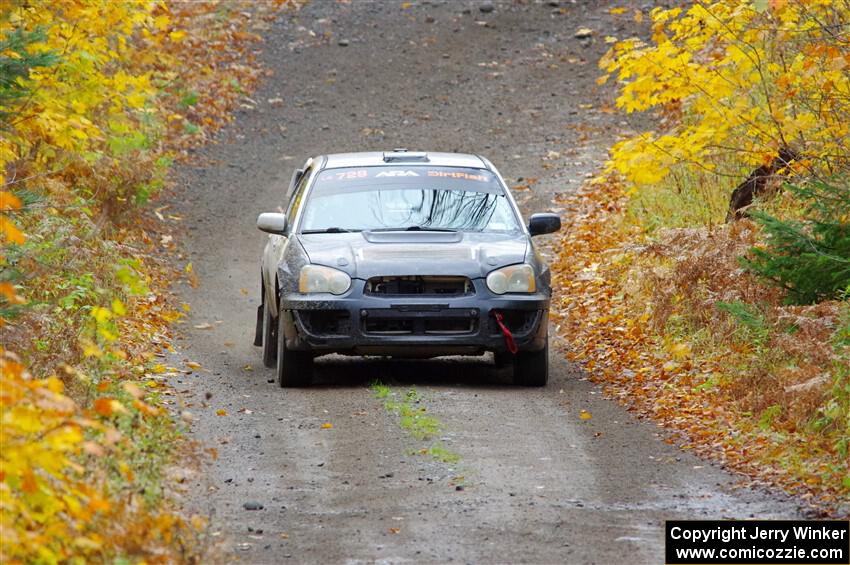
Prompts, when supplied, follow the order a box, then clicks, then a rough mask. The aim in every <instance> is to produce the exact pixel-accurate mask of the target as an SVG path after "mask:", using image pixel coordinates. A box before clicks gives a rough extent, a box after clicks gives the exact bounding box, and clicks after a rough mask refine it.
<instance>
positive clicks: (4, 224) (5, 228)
mask: <svg viewBox="0 0 850 565" xmlns="http://www.w3.org/2000/svg"><path fill="white" fill-rule="evenodd" d="M0 234H3V235H4V236H5V237H6V240H7V241H9V242H10V243H17V244H18V245H23V243H24V241H26V237H24V234H23V232H21V230H19V229H18V228H16V227H15V224H13V223H12V222H11V221H10V220H9V218H7V217H6V216H3V215H0Z"/></svg>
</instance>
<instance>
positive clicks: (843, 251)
mask: <svg viewBox="0 0 850 565" xmlns="http://www.w3.org/2000/svg"><path fill="white" fill-rule="evenodd" d="M788 190H790V191H792V192H793V193H794V195H795V196H796V197H797V198H799V200H800V201H801V203H802V204H803V206H804V207H805V210H806V213H805V215H804V216H803V217H804V218H805V219H804V220H789V219H780V218H778V217H776V216H774V215H771V214H769V213H767V212H764V211H755V212H752V214H751V215H752V217H753V219H755V221H756V222H758V223H759V224H761V226H762V227H763V228H764V232H765V235H766V242H765V243H766V246H765V247H764V248H759V247H754V248H752V249H751V250H750V251H751V257H750V258H744V259H743V263H744V265H745V266H746V268H748V269H749V270H751V271H752V272H754V273H756V274H758V275H760V276H761V277H763V278H764V279H767V280H769V281H771V282H773V283H775V284H777V285H779V286H781V287H783V288H784V289H786V290H787V291H788V298H787V300H788V302H791V303H797V304H814V303H816V302H820V301H822V300H828V299H832V298H838V297H839V296H840V295H841V294H842V293H844V292H846V291H847V290H848V289H850V188H848V187H847V185H846V184H843V183H826V182H821V181H813V182H812V183H810V184H808V185H802V186H796V185H790V186H788Z"/></svg>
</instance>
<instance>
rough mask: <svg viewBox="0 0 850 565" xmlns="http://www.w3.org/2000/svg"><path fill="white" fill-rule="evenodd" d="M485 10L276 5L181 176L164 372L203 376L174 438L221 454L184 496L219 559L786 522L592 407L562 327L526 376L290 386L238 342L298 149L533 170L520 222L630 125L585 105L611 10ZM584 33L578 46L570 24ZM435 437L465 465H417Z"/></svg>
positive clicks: (554, 555)
mask: <svg viewBox="0 0 850 565" xmlns="http://www.w3.org/2000/svg"><path fill="white" fill-rule="evenodd" d="M485 4H486V3H483V4H482V3H480V2H467V1H456V2H446V1H443V2H437V1H432V2H425V1H418V2H414V3H413V6H410V7H407V8H405V7H403V5H402V2H400V1H398V2H396V1H394V0H393V1H390V0H387V1H386V2H366V1H358V0H354V1H353V2H351V3H349V4H345V3H340V4H338V3H336V2H330V1H327V0H315V1H314V2H312V3H310V4H309V5H307V6H306V7H305V8H304V9H303V10H302V11H301V12H300V13H298V14H297V15H295V16H291V15H290V16H284V17H282V18H281V19H280V20H279V21H278V22H276V23H274V24H272V25H270V27H269V29H268V30H267V31H266V37H267V39H266V42H265V44H264V46H263V53H262V55H261V57H262V60H263V61H264V62H265V64H266V65H267V66H268V68H269V69H270V70H272V71H273V75H272V76H270V77H269V78H268V79H267V80H266V81H265V83H264V85H263V86H262V87H261V89H260V90H259V91H258V92H256V93H255V94H253V95H252V96H251V98H250V99H246V100H245V104H244V106H243V108H242V109H241V110H240V111H239V112H237V116H236V119H235V121H234V123H233V124H232V126H230V127H228V128H227V129H226V130H224V131H223V132H221V134H220V135H219V136H218V138H217V139H218V142H217V143H216V144H212V145H209V146H207V147H206V148H205V149H203V150H202V151H201V152H199V154H198V155H197V158H196V159H195V161H194V162H193V164H192V165H190V166H186V167H183V169H182V172H181V174H180V180H179V186H178V187H177V190H176V193H177V197H176V202H175V203H174V206H175V208H177V209H179V210H180V211H181V213H182V214H183V215H184V217H185V219H184V220H183V222H182V223H183V224H184V225H186V226H188V228H189V229H188V230H187V235H186V238H185V244H186V248H187V250H188V257H187V258H186V260H187V261H191V262H192V264H193V266H194V271H195V273H196V274H197V276H198V279H199V280H200V285H199V286H198V288H196V289H192V288H189V287H188V286H185V288H184V289H183V290H181V292H182V294H183V297H184V299H185V300H187V301H188V302H189V303H190V304H191V306H192V313H191V317H190V320H189V323H188V324H186V325H185V326H184V327H185V331H184V338H183V339H182V340H180V341H178V346H179V350H178V352H177V355H176V357H175V359H174V360H173V362H174V363H180V362H183V361H185V360H192V361H196V362H199V363H200V364H201V365H202V366H203V369H202V370H200V371H198V372H195V373H194V374H192V375H187V376H183V377H182V378H180V379H177V380H175V381H174V384H175V386H176V388H177V390H178V391H179V392H178V393H179V396H180V397H181V398H182V399H183V401H184V402H187V403H191V406H190V407H189V410H191V411H192V412H193V414H194V415H195V417H196V419H197V421H196V422H195V423H194V425H193V426H192V433H191V437H192V438H194V439H196V440H198V441H199V442H200V444H201V446H202V447H203V448H210V447H212V448H215V449H217V452H218V458H217V460H215V461H212V462H210V463H208V464H205V465H204V466H203V467H202V470H201V472H200V473H198V474H197V476H195V477H194V479H193V484H192V488H191V493H190V496H189V497H188V499H187V508H188V510H189V511H194V512H198V513H200V514H203V515H207V516H210V520H211V521H210V529H209V535H210V537H209V539H210V540H211V543H212V549H213V553H212V555H213V556H214V557H213V559H216V560H220V561H235V560H239V561H242V562H246V563H285V562H293V563H375V562H379V563H414V562H427V563H430V562H459V563H496V562H499V563H519V562H533V563H615V562H623V561H622V560H624V559H626V560H627V562H629V563H661V562H663V521H664V520H665V519H672V518H691V519H699V518H721V517H740V518H747V517H752V516H758V517H781V516H788V517H791V516H795V515H796V514H797V513H798V509H797V507H796V506H795V505H794V504H793V503H792V502H790V501H788V500H784V499H782V498H779V497H777V496H776V495H772V494H768V493H765V492H763V491H758V490H755V489H754V488H752V487H746V488H733V487H734V486H735V483H736V482H737V481H738V480H739V478H736V477H734V476H732V475H730V474H727V473H726V472H724V471H723V470H721V469H717V468H714V467H712V466H710V465H709V464H708V463H706V462H704V461H702V460H699V459H697V458H695V457H693V456H690V455H688V454H686V453H684V452H682V451H679V450H677V449H676V448H674V447H671V446H669V445H667V444H666V443H664V441H663V437H664V436H663V433H662V432H661V430H660V429H659V428H657V427H656V426H654V425H653V424H652V423H649V422H645V421H638V420H636V419H635V418H633V417H632V416H630V415H629V414H628V413H627V412H626V411H625V410H623V409H622V408H620V407H619V406H617V405H616V404H615V403H613V402H611V401H609V400H605V399H603V398H602V395H601V392H600V390H599V388H598V387H596V386H594V385H592V384H591V383H589V382H588V381H587V380H586V377H585V375H583V374H582V372H581V371H579V370H577V369H576V368H575V367H573V366H571V365H570V364H569V363H567V362H566V361H565V360H564V349H563V345H560V344H558V343H557V340H555V342H554V343H553V347H552V348H551V366H552V369H551V370H552V373H551V377H550V382H549V385H548V386H547V387H546V388H543V389H521V388H515V387H513V386H511V385H510V384H509V377H508V375H507V374H505V373H504V372H500V371H497V370H496V369H495V368H494V367H493V366H492V360H490V359H489V358H479V359H458V358H453V359H439V360H430V361H421V362H412V361H398V360H384V359H371V360H368V361H365V360H357V359H344V358H340V357H333V358H323V359H320V360H318V361H317V384H315V385H314V386H312V387H311V388H308V389H291V390H282V389H279V388H278V387H277V385H276V384H274V382H273V374H272V370H270V369H265V368H264V367H263V365H262V362H261V359H260V351H259V349H258V348H255V347H253V346H252V345H251V342H252V338H253V327H254V320H255V311H256V307H257V305H258V295H259V262H258V261H259V256H260V251H261V249H262V246H263V243H264V237H265V236H264V235H263V234H261V233H260V232H258V231H257V230H256V228H255V227H254V226H255V220H256V216H257V214H258V213H259V212H263V211H274V210H276V209H277V208H278V207H279V206H281V205H282V204H283V196H284V191H285V189H286V185H287V183H288V180H289V177H290V175H291V173H292V170H293V169H294V168H295V167H297V166H300V165H301V163H303V161H304V160H305V159H306V158H307V157H308V156H311V155H314V154H319V153H328V152H339V151H358V150H378V149H380V150H383V149H391V148H394V147H408V148H410V149H412V150H413V149H416V150H423V149H424V150H445V151H455V150H456V151H465V152H475V153H481V154H484V155H486V156H488V157H489V158H490V159H491V160H492V161H493V162H494V163H495V164H496V166H497V167H498V168H499V169H500V170H501V172H502V173H503V175H505V176H506V177H507V178H508V182H509V183H510V184H511V185H518V184H525V183H527V182H528V180H527V179H534V178H537V179H539V181H538V182H537V183H536V184H534V185H533V186H532V188H531V189H530V190H525V191H520V192H517V199H518V201H519V203H520V206H521V207H522V208H523V212H524V213H525V214H526V215H527V214H529V213H531V212H536V211H545V210H552V209H555V208H553V205H552V202H551V201H552V199H553V197H554V195H555V194H556V193H558V192H565V191H570V190H574V189H575V187H577V186H578V185H579V184H580V183H581V182H582V181H583V180H584V178H585V175H586V174H588V173H590V172H592V171H593V170H595V168H597V167H598V165H599V163H600V162H601V160H602V159H603V158H604V154H605V153H604V151H605V148H606V147H607V146H608V145H609V144H610V142H611V141H612V140H613V139H614V137H615V135H616V133H617V132H618V131H619V130H620V129H622V128H623V126H624V124H623V123H621V121H620V120H621V119H622V118H620V117H617V116H615V115H613V114H611V113H606V112H604V111H600V107H601V106H602V104H603V102H604V101H605V100H606V99H608V98H609V97H610V92H607V91H600V90H599V89H600V88H601V87H598V86H597V85H596V82H595V79H596V78H597V77H598V76H599V74H600V73H599V71H598V69H597V68H596V66H595V62H596V60H597V59H598V57H599V56H600V55H601V54H602V53H603V52H604V50H605V43H604V41H603V38H604V37H605V36H608V35H613V36H618V35H619V36H624V35H627V34H631V33H632V32H633V30H631V29H629V28H628V26H633V25H634V24H631V23H628V22H630V20H629V19H623V20H621V23H617V22H616V21H614V20H613V19H612V17H611V16H610V15H609V13H608V8H609V7H610V6H609V4H608V3H607V2H604V1H598V2H597V1H592V0H590V1H587V2H578V3H571V2H569V1H568V0H563V1H562V2H561V4H562V5H563V8H564V9H563V13H562V11H561V10H560V9H558V8H557V7H554V6H551V5H550V4H551V3H549V2H529V3H527V4H525V5H521V4H516V5H515V4H513V3H500V2H496V3H495V6H494V9H493V10H492V11H490V10H489V5H485ZM618 4H624V2H622V1H621V2H619V3H618ZM482 6H483V10H484V11H482ZM624 26H625V27H624ZM582 27H587V28H591V29H592V30H594V35H593V36H592V39H590V40H580V39H577V38H575V37H574V34H575V32H576V30H578V29H579V28H582ZM550 152H554V153H550ZM520 178H522V179H525V180H519V179H520ZM544 239H545V238H544ZM549 243H551V240H550V241H549ZM546 244H547V243H546V242H545V241H544V246H545V245H546ZM206 324H209V325H210V326H211V327H212V329H193V328H194V327H195V326H201V327H206ZM376 380H380V381H382V382H383V383H385V384H388V385H390V387H391V389H392V391H393V393H394V394H395V395H396V396H403V395H404V394H405V393H406V392H407V391H408V390H409V389H411V388H415V390H416V391H417V392H418V394H419V396H420V397H421V401H420V404H419V406H424V407H425V408H426V409H427V413H428V414H430V415H431V416H433V417H435V418H436V419H438V420H439V421H440V422H441V423H442V426H443V428H442V432H441V433H440V434H439V437H438V438H436V440H421V439H416V438H415V437H413V436H411V435H410V434H409V433H408V431H406V430H405V429H403V428H402V427H401V426H400V425H399V419H398V417H397V416H395V415H394V414H391V413H389V412H388V411H387V410H385V408H384V406H383V401H382V400H380V399H377V398H375V396H374V394H373V392H372V391H370V389H369V384H370V383H372V382H373V381H376ZM219 410H225V411H226V412H227V415H225V416H221V415H217V411H219ZM582 410H586V411H588V412H589V413H590V414H591V415H592V417H591V418H590V419H581V418H580V416H579V415H580V413H581V411H582ZM326 424H331V425H332V426H333V427H332V428H328V426H327V425H326ZM323 425H324V426H323ZM434 441H439V442H440V443H441V445H442V446H443V447H444V448H445V449H447V450H450V451H451V452H453V453H455V454H457V455H458V456H459V460H458V461H456V462H451V463H446V462H441V461H439V460H437V459H435V458H434V457H431V456H429V455H427V454H424V455H423V454H421V450H423V449H427V448H428V447H429V446H430V445H431V444H432V443H433V442H434ZM250 503H258V504H259V505H261V506H262V509H260V510H247V509H246V508H245V505H246V504H249V506H250Z"/></svg>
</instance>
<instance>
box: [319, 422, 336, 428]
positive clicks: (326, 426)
mask: <svg viewBox="0 0 850 565" xmlns="http://www.w3.org/2000/svg"><path fill="white" fill-rule="evenodd" d="M333 427H334V425H333V424H331V423H330V422H325V423H324V424H322V429H323V430H330V429H331V428H333Z"/></svg>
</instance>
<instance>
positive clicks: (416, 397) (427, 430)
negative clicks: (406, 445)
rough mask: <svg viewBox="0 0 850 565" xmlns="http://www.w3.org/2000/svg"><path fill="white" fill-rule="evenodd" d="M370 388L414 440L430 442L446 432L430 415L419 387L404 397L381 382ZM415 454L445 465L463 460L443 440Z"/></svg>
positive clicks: (440, 423)
mask: <svg viewBox="0 0 850 565" xmlns="http://www.w3.org/2000/svg"><path fill="white" fill-rule="evenodd" d="M370 388H371V390H372V394H373V395H374V396H375V398H377V399H378V400H383V404H384V408H385V409H386V411H387V412H388V413H390V414H393V415H395V416H397V417H398V424H399V426H401V428H402V429H404V430H406V431H407V432H408V433H409V434H410V435H411V436H413V437H414V438H416V439H418V440H420V441H426V440H430V439H432V438H433V437H435V436H437V435H438V434H439V433H440V432H441V431H442V430H443V423H442V422H440V420H438V419H437V418H435V417H434V416H430V415H428V414H427V413H426V412H427V408H426V407H425V405H424V402H423V399H422V397H421V395H420V394H419V392H417V390H416V389H415V388H413V387H411V388H410V389H408V390H407V392H406V393H405V394H404V396H400V395H399V394H398V393H397V392H395V391H394V390H393V389H392V387H389V386H387V385H385V384H382V383H380V382H375V383H373V384H372V386H371V387H370ZM413 453H418V454H420V455H430V456H431V457H432V458H433V459H435V460H436V461H440V462H442V463H452V464H453V463H457V462H458V461H460V455H458V454H457V453H455V452H453V451H451V450H449V449H447V448H446V447H445V446H443V444H442V443H440V442H439V441H437V442H434V443H432V444H431V445H430V446H428V447H424V448H421V449H419V450H418V451H414V452H413Z"/></svg>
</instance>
